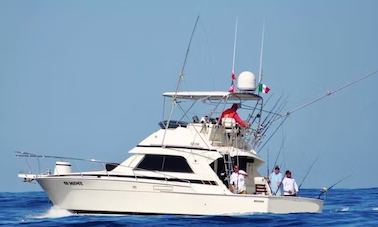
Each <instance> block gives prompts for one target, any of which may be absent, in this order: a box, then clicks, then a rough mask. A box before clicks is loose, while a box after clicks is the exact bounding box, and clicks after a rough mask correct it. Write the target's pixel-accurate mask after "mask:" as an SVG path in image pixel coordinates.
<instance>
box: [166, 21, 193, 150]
mask: <svg viewBox="0 0 378 227" xmlns="http://www.w3.org/2000/svg"><path fill="white" fill-rule="evenodd" d="M198 20H199V15H198V16H197V19H196V22H195V24H194V27H193V30H192V33H191V35H190V39H189V44H188V47H187V49H186V53H185V58H184V62H183V64H182V67H181V70H180V74H179V77H178V81H177V85H176V90H175V94H174V95H173V97H172V107H171V111H170V113H169V117H168V120H167V123H166V124H165V131H164V136H163V140H162V142H161V143H162V145H163V146H164V140H165V135H166V133H167V129H168V127H169V123H170V121H171V118H172V114H173V110H174V107H175V105H176V99H177V92H178V91H179V89H180V84H181V81H182V80H183V79H184V70H185V66H186V61H187V59H188V55H189V50H190V45H191V44H192V40H193V36H194V32H195V31H196V28H197V24H198Z"/></svg>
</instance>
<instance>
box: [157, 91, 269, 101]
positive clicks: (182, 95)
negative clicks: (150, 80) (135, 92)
mask: <svg viewBox="0 0 378 227" xmlns="http://www.w3.org/2000/svg"><path fill="white" fill-rule="evenodd" d="M163 96H165V97H170V98H173V97H176V98H177V99H193V100H199V99H207V100H230V101H235V100H236V101H238V100H259V99H262V97H261V96H259V95H257V94H254V93H244V92H243V93H237V92H236V93H231V92H228V91H181V92H177V93H175V92H165V93H163Z"/></svg>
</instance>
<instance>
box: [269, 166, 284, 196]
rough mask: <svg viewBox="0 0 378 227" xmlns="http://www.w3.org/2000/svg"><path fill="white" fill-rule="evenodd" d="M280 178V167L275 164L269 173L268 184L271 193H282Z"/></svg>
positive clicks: (278, 194)
mask: <svg viewBox="0 0 378 227" xmlns="http://www.w3.org/2000/svg"><path fill="white" fill-rule="evenodd" d="M282 179H283V177H282V173H281V172H280V167H279V166H275V167H274V170H273V172H272V173H271V174H270V175H269V185H270V189H271V190H272V194H273V195H276V196H281V195H282Z"/></svg>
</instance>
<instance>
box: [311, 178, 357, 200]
mask: <svg viewBox="0 0 378 227" xmlns="http://www.w3.org/2000/svg"><path fill="white" fill-rule="evenodd" d="M351 176H352V175H347V176H345V177H343V178H342V179H341V180H339V181H337V182H336V183H334V184H333V185H331V186H330V187H328V188H325V187H324V188H322V189H321V190H320V194H319V195H318V199H320V196H322V195H323V194H324V193H327V192H328V191H329V190H331V189H332V188H333V187H335V186H336V185H338V184H339V183H341V182H342V181H344V180H345V179H347V178H349V177H351Z"/></svg>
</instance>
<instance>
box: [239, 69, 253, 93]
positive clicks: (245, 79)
mask: <svg viewBox="0 0 378 227" xmlns="http://www.w3.org/2000/svg"><path fill="white" fill-rule="evenodd" d="M238 88H239V90H240V91H254V90H256V76H255V74H253V73H252V72H249V71H244V72H242V73H240V74H239V77H238Z"/></svg>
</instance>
